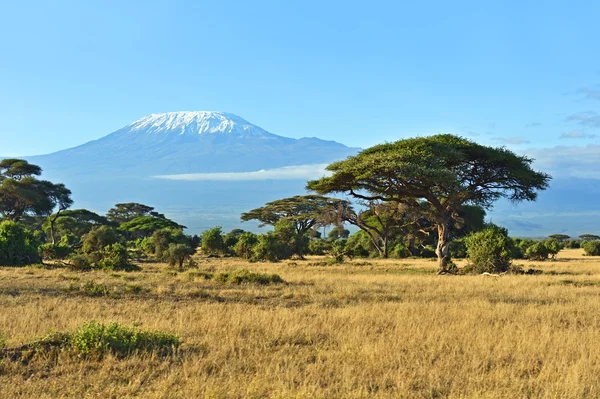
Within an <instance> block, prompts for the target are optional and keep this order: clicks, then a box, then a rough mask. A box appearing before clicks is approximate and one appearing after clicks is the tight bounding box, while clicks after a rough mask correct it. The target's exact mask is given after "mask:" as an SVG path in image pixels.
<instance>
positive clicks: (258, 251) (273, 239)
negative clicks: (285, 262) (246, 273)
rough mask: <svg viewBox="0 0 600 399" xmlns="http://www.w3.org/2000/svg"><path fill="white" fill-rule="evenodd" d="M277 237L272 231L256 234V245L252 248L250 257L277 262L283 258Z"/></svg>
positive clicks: (283, 254)
mask: <svg viewBox="0 0 600 399" xmlns="http://www.w3.org/2000/svg"><path fill="white" fill-rule="evenodd" d="M284 252H285V251H283V250H282V248H281V243H280V241H279V237H278V236H277V235H276V234H274V233H273V232H270V233H267V234H261V235H259V236H258V241H257V243H256V245H254V247H253V248H252V259H253V260H262V261H268V262H277V261H279V260H281V259H284V258H285V255H286V254H285V253H284Z"/></svg>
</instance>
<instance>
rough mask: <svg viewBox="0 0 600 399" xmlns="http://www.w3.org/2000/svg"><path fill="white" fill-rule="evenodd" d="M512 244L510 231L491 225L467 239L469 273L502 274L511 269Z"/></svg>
mask: <svg viewBox="0 0 600 399" xmlns="http://www.w3.org/2000/svg"><path fill="white" fill-rule="evenodd" d="M511 245H512V242H511V240H510V239H509V238H508V231H507V230H506V229H504V228H502V227H498V226H495V225H490V226H488V227H487V228H485V229H484V230H482V231H479V232H477V233H473V234H471V235H469V236H467V237H466V238H465V246H466V248H467V258H468V259H469V266H468V267H467V270H468V271H473V272H475V273H483V272H488V273H502V272H505V271H507V270H508V268H509V267H510V253H511Z"/></svg>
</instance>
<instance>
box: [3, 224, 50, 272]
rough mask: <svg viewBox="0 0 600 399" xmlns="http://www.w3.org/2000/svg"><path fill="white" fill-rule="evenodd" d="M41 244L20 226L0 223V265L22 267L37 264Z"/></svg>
mask: <svg viewBox="0 0 600 399" xmlns="http://www.w3.org/2000/svg"><path fill="white" fill-rule="evenodd" d="M40 245H41V243H40V242H39V241H38V240H37V239H36V238H35V237H34V235H33V234H32V233H31V232H29V231H28V230H25V229H24V228H23V226H21V225H20V224H18V223H16V222H13V221H10V220H6V221H4V222H2V223H0V265H2V266H23V265H31V264H34V263H38V262H39V261H40V258H39V255H38V247H39V246H40Z"/></svg>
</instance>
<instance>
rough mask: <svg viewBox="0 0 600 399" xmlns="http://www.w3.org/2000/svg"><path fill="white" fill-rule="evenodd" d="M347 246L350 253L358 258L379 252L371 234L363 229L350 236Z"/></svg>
mask: <svg viewBox="0 0 600 399" xmlns="http://www.w3.org/2000/svg"><path fill="white" fill-rule="evenodd" d="M346 248H347V251H348V253H349V254H351V255H352V256H355V257H357V258H368V257H369V256H370V255H371V254H375V253H376V252H377V250H376V249H375V247H374V246H373V243H372V242H371V238H370V237H369V235H368V234H367V233H365V232H364V231H362V230H361V231H357V232H356V233H354V234H352V235H351V236H350V237H348V240H347V241H346Z"/></svg>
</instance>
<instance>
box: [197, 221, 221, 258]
mask: <svg viewBox="0 0 600 399" xmlns="http://www.w3.org/2000/svg"><path fill="white" fill-rule="evenodd" d="M201 242H202V244H201V245H202V252H203V253H204V254H206V255H222V254H223V252H224V250H225V244H224V242H223V235H222V228H221V226H217V227H213V228H212V229H208V230H206V231H205V232H204V233H202V239H201Z"/></svg>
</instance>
